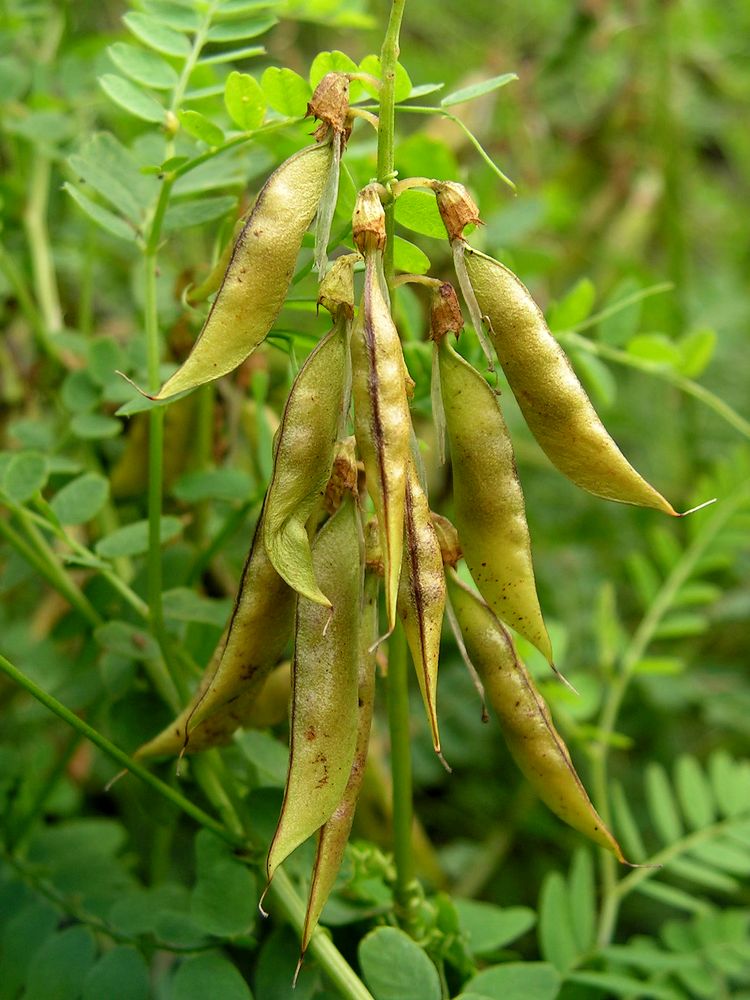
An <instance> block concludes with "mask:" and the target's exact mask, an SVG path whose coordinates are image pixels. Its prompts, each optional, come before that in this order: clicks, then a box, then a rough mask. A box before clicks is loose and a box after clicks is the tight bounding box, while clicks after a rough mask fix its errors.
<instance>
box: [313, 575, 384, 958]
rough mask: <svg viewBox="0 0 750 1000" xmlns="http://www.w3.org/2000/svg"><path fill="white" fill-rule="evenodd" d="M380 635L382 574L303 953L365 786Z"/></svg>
mask: <svg viewBox="0 0 750 1000" xmlns="http://www.w3.org/2000/svg"><path fill="white" fill-rule="evenodd" d="M377 637H378V577H377V576H376V575H375V574H374V573H373V574H368V576H367V577H365V590H364V600H363V607H362V618H361V624H360V635H359V687H358V705H359V707H358V710H357V746H356V750H355V752H354V762H353V763H352V769H351V771H350V772H349V780H348V781H347V783H346V788H345V789H344V794H343V796H342V798H341V801H340V802H339V804H338V805H337V806H336V808H335V810H334V811H333V815H332V816H331V818H330V819H329V820H328V821H327V822H326V823H325V824H324V825H323V826H322V827H321V828H320V830H319V832H318V848H317V851H316V853H315V861H314V863H313V872H312V882H311V883H310V894H309V896H308V900H307V912H306V914H305V926H304V928H303V930H302V947H301V951H302V954H303V955H304V953H305V952H306V951H307V946H308V944H309V942H310V938H311V937H312V933H313V931H314V930H315V927H316V926H317V923H318V918H319V917H320V914H321V913H322V911H323V907H324V906H325V904H326V900H327V899H328V897H329V896H330V894H331V890H332V889H333V886H334V883H335V882H336V876H337V875H338V873H339V869H340V868H341V862H342V861H343V858H344V850H345V848H346V844H347V841H348V840H349V834H350V832H351V829H352V822H353V821H354V812H355V809H356V807H357V798H358V797H359V790H360V788H361V786H362V779H363V778H364V774H365V764H366V762H367V749H368V747H369V745H370V725H371V723H372V710H373V706H374V702H375V651H374V649H373V645H374V643H375V641H376V640H377Z"/></svg>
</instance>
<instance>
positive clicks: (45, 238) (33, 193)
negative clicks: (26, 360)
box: [23, 148, 63, 357]
mask: <svg viewBox="0 0 750 1000" xmlns="http://www.w3.org/2000/svg"><path fill="white" fill-rule="evenodd" d="M51 172H52V164H51V162H50V160H49V158H48V157H47V156H45V155H44V153H42V152H41V151H40V150H39V149H37V148H33V149H32V154H31V173H30V176H29V191H28V196H27V200H26V208H25V210H24V213H23V224H24V229H25V230H26V239H27V241H28V244H29V252H30V254H31V267H32V274H33V283H34V292H35V296H36V301H37V302H38V304H39V311H40V313H41V319H42V326H41V327H40V328H38V329H37V333H38V334H39V336H40V338H41V341H42V345H43V347H44V349H45V350H46V351H47V353H48V354H50V355H52V356H53V357H57V356H58V353H59V352H58V349H57V345H56V344H55V343H54V334H56V333H58V332H59V331H60V330H62V328H63V315H62V306H61V305H60V296H59V293H58V290H57V277H56V275H55V266H54V262H53V260H52V249H51V245H50V238H49V230H48V229H47V207H48V202H49V185H50V176H51Z"/></svg>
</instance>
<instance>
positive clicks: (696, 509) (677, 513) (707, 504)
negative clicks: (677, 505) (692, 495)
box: [674, 497, 719, 517]
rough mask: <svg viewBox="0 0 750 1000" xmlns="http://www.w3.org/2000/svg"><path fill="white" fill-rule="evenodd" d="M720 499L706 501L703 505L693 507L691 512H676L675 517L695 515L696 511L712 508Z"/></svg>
mask: <svg viewBox="0 0 750 1000" xmlns="http://www.w3.org/2000/svg"><path fill="white" fill-rule="evenodd" d="M718 499H719V498H718V497H714V498H713V499H712V500H704V502H703V503H699V504H698V505H697V507H691V508H690V510H684V511H682V513H679V512H678V511H674V516H675V517H687V516H688V514H695V512H696V511H699V510H703V508H704V507H710V506H711V504H712V503H716V501H717V500H718Z"/></svg>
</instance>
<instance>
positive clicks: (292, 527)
mask: <svg viewBox="0 0 750 1000" xmlns="http://www.w3.org/2000/svg"><path fill="white" fill-rule="evenodd" d="M347 327H348V323H347V320H346V318H345V317H343V316H342V317H341V318H340V319H339V321H338V322H337V324H336V326H335V327H334V329H333V330H331V332H330V333H329V334H328V335H327V336H326V337H324V339H323V340H322V341H321V342H320V343H319V344H318V346H317V347H316V348H315V350H314V351H313V352H312V354H310V356H309V357H308V359H307V361H305V363H304V365H303V366H302V369H301V370H300V373H299V375H298V376H297V378H296V379H295V381H294V385H293V386H292V388H291V392H290V393H289V398H288V399H287V403H286V407H285V409H284V416H283V417H282V420H281V426H280V428H279V432H278V437H277V444H276V454H275V456H274V465H273V476H272V478H271V483H270V485H269V487H268V494H267V497H266V505H265V514H264V517H263V539H264V541H265V544H266V551H267V552H268V557H269V558H270V560H271V562H272V563H273V564H274V566H275V567H276V570H277V571H278V573H279V574H280V575H281V576H282V577H283V578H284V579H285V580H286V582H287V583H288V584H289V586H290V587H293V588H294V590H296V591H297V592H298V593H299V594H302V595H303V596H304V597H306V598H308V599H309V600H311V601H316V602H317V603H318V604H325V605H326V606H329V602H328V598H327V597H326V596H325V594H324V593H323V592H322V591H321V589H320V587H319V586H318V584H317V582H316V580H315V575H314V573H313V566H312V554H311V552H310V541H309V539H308V537H307V529H306V527H305V525H306V524H307V521H308V518H309V517H310V515H311V514H312V512H313V511H314V510H315V508H316V507H317V506H318V504H319V503H320V501H321V500H322V499H323V497H324V496H325V491H326V485H327V483H328V477H329V475H330V472H331V465H332V463H333V447H334V444H335V441H336V436H337V432H338V428H339V423H340V419H341V407H342V402H343V394H344V383H345V375H346V367H347V361H348V356H347V352H348V344H347Z"/></svg>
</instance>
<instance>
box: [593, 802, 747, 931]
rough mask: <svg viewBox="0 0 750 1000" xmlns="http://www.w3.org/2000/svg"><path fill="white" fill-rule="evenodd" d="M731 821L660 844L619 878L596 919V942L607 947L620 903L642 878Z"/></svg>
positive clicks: (706, 840)
mask: <svg viewBox="0 0 750 1000" xmlns="http://www.w3.org/2000/svg"><path fill="white" fill-rule="evenodd" d="M731 823H732V821H731V820H721V821H720V822H719V823H713V824H712V825H711V826H706V827H704V828H703V829H702V830H695V831H694V832H693V833H689V834H687V836H685V837H681V838H680V839H679V840H676V841H675V842H674V843H673V844H669V845H668V846H667V847H664V848H662V850H661V851H657V853H656V854H653V855H652V856H651V857H650V858H649V859H648V862H647V865H646V866H643V867H640V868H635V869H634V870H633V871H631V872H630V873H629V874H627V875H626V876H625V878H623V879H621V881H620V882H618V883H617V885H616V886H615V888H614V889H613V890H612V892H611V893H610V894H609V895H608V896H607V897H606V898H605V899H604V901H603V904H602V913H601V917H600V920H599V945H600V946H601V947H606V946H607V945H608V944H610V942H611V940H612V936H613V935H614V931H615V924H616V923H617V914H618V912H619V909H620V904H621V903H622V901H623V899H624V898H625V897H626V896H627V895H628V894H629V893H631V892H633V890H634V889H637V888H638V886H639V885H640V884H641V882H643V881H645V879H647V878H651V877H652V876H653V875H654V872H655V871H656V870H657V869H659V868H663V867H664V866H665V865H668V864H669V862H670V861H673V860H674V859H675V858H678V857H679V856H680V855H681V854H686V853H687V852H688V851H691V850H693V848H695V847H699V846H700V845H701V844H706V843H709V842H710V841H712V840H714V839H715V838H717V837H720V836H721V834H722V833H724V831H725V830H728V829H731Z"/></svg>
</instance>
